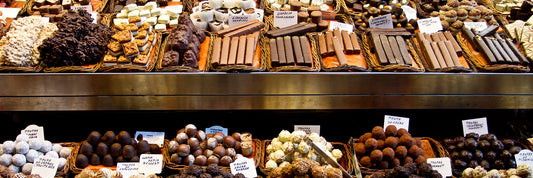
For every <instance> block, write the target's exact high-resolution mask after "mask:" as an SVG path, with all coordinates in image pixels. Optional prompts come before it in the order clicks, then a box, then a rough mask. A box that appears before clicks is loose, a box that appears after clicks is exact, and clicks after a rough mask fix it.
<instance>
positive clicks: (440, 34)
mask: <svg viewBox="0 0 533 178" xmlns="http://www.w3.org/2000/svg"><path fill="white" fill-rule="evenodd" d="M437 36H439V40H440V41H446V37H445V36H444V33H442V32H437Z"/></svg>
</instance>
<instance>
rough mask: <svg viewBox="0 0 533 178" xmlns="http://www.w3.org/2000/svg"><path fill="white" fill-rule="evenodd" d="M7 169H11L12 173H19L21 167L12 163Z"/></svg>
mask: <svg viewBox="0 0 533 178" xmlns="http://www.w3.org/2000/svg"><path fill="white" fill-rule="evenodd" d="M7 169H9V171H10V172H12V173H19V171H20V167H18V166H15V165H13V164H12V165H10V166H9V167H8V168H7Z"/></svg>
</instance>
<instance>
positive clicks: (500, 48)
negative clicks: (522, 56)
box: [489, 37, 513, 63]
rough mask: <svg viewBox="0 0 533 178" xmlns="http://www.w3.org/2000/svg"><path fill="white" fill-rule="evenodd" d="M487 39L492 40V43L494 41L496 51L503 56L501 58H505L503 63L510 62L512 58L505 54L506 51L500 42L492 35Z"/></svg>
mask: <svg viewBox="0 0 533 178" xmlns="http://www.w3.org/2000/svg"><path fill="white" fill-rule="evenodd" d="M489 39H490V40H491V41H492V43H494V46H496V49H498V52H500V54H501V55H502V56H503V59H504V60H505V61H504V63H512V61H513V60H512V59H511V57H510V56H509V54H507V52H506V51H505V50H504V49H503V47H502V45H501V44H500V42H498V40H496V39H494V38H492V37H491V38H489Z"/></svg>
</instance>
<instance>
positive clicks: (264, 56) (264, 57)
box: [261, 33, 320, 72]
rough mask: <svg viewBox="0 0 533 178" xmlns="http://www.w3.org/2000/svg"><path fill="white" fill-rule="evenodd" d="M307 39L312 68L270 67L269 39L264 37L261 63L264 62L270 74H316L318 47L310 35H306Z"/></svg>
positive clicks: (318, 56) (318, 63) (318, 65)
mask: <svg viewBox="0 0 533 178" xmlns="http://www.w3.org/2000/svg"><path fill="white" fill-rule="evenodd" d="M307 39H309V44H310V45H311V57H312V58H313V65H312V67H309V66H280V67H272V65H271V64H272V59H271V56H270V43H269V41H270V39H269V38H268V37H266V36H264V37H263V38H261V57H262V61H264V62H265V65H266V67H267V69H268V71H271V72H318V71H320V55H319V54H318V47H317V45H316V44H317V42H316V40H315V39H314V38H313V37H312V36H311V34H310V33H308V34H307Z"/></svg>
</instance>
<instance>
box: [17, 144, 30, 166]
mask: <svg viewBox="0 0 533 178" xmlns="http://www.w3.org/2000/svg"><path fill="white" fill-rule="evenodd" d="M29 150H30V145H28V143H27V142H18V143H17V145H15V152H17V153H18V154H26V153H28V151H29ZM20 166H22V165H20Z"/></svg>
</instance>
